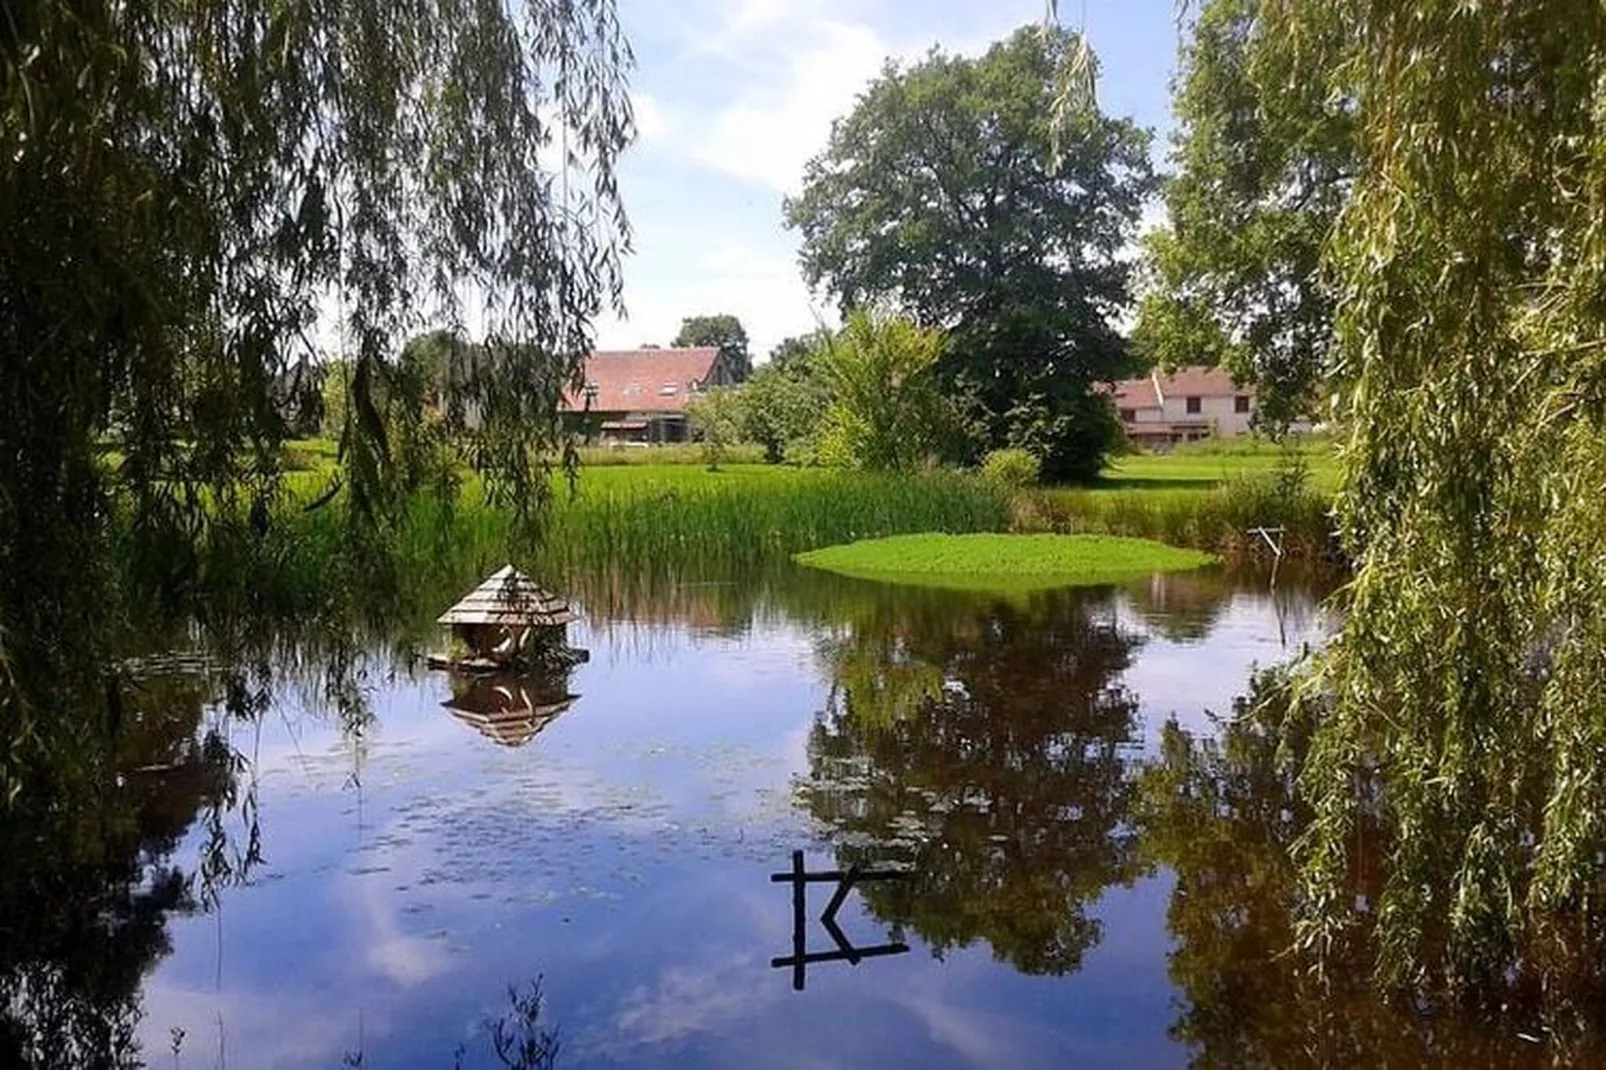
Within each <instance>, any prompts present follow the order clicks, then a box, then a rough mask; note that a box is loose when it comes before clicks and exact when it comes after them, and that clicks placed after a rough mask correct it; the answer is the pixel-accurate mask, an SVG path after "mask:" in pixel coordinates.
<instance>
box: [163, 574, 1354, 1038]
mask: <svg viewBox="0 0 1606 1070" xmlns="http://www.w3.org/2000/svg"><path fill="white" fill-rule="evenodd" d="M455 593H456V592H442V603H443V605H444V604H445V603H447V602H450V601H451V600H452V598H453V596H454V595H455ZM1317 606H1318V594H1317V592H1315V591H1314V590H1312V589H1310V588H1309V587H1307V586H1303V585H1301V584H1300V583H1298V582H1290V581H1287V580H1286V579H1285V581H1284V582H1283V583H1282V584H1280V586H1279V589H1278V590H1277V591H1276V592H1275V593H1273V592H1272V591H1270V590H1268V588H1267V584H1266V579H1265V578H1264V577H1247V578H1239V579H1229V578H1227V577H1225V576H1223V575H1220V574H1216V573H1211V572H1203V573H1195V574H1188V575H1174V576H1169V577H1159V576H1157V577H1154V578H1152V579H1150V580H1146V581H1142V582H1139V583H1135V584H1132V585H1129V586H1125V587H1121V588H1098V589H1089V590H1067V591H1052V592H1044V593H1040V594H1036V595H1031V596H1015V597H1011V598H998V597H989V596H979V595H970V594H950V593H943V592H930V591H921V590H916V589H910V588H899V587H886V586H880V585H876V584H870V583H861V582H857V581H847V580H841V579H836V578H832V577H826V576H819V575H814V574H808V573H804V572H801V571H799V572H797V573H786V574H783V575H782V576H781V577H778V578H772V579H770V580H767V581H766V582H765V583H764V584H763V585H762V588H759V587H756V586H755V587H750V586H749V585H742V584H729V583H709V584H695V585H691V584H688V585H682V586H680V587H678V588H675V589H673V590H672V591H670V592H668V593H660V594H658V595H655V596H654V597H651V598H647V597H642V598H640V599H637V600H636V601H635V603H634V604H632V600H631V599H630V598H628V597H624V598H615V599H612V600H609V601H608V604H607V607H606V608H604V606H603V600H602V599H597V600H595V601H594V602H593V604H591V605H589V606H588V607H587V608H588V611H589V612H588V614H587V616H588V619H587V621H586V623H585V624H584V625H582V626H580V627H579V628H577V629H575V630H573V632H572V633H571V635H572V641H574V642H575V643H576V644H577V645H580V646H584V647H587V648H588V649H589V650H590V651H591V654H592V659H591V661H590V663H589V664H586V665H583V666H581V667H580V668H579V669H577V670H576V671H575V672H574V673H573V675H572V677H571V678H570V679H569V680H568V682H567V687H563V686H557V687H549V688H547V689H546V690H545V691H542V690H540V689H535V690H533V691H532V690H530V689H528V688H527V689H526V691H525V692H524V693H520V691H519V688H518V686H516V685H515V686H510V687H507V688H506V693H504V694H501V695H498V694H497V693H495V692H494V688H490V689H488V688H484V687H482V688H480V689H479V690H478V691H473V690H470V689H467V688H465V687H464V686H463V685H462V684H461V683H459V684H457V686H456V690H455V692H454V683H453V681H452V680H451V678H449V677H448V676H446V675H445V674H442V673H437V672H430V671H427V670H424V669H423V668H422V666H421V663H418V664H417V665H416V667H415V666H414V665H410V664H409V663H408V662H407V660H406V659H397V658H393V657H389V656H379V655H375V656H374V657H372V658H371V659H369V660H368V661H367V662H366V665H365V669H364V672H365V673H366V675H365V676H363V677H362V679H361V683H362V686H363V688H364V690H365V696H366V699H367V705H368V708H369V709H371V711H372V713H373V718H372V720H371V721H370V722H368V723H366V725H365V726H363V727H361V728H360V729H354V728H352V727H351V725H352V724H353V721H352V719H351V718H349V717H348V718H346V719H344V720H343V719H342V718H341V717H338V716H336V715H335V714H333V713H331V712H330V705H331V704H330V701H329V699H328V697H327V696H326V695H325V694H324V693H323V691H322V690H321V688H320V687H319V686H317V683H316V675H317V674H316V673H315V672H305V673H303V674H302V677H303V678H304V681H305V682H304V684H303V685H302V686H296V685H295V682H294V681H295V679H296V674H295V673H293V672H291V673H285V672H281V673H280V674H279V677H278V680H279V683H278V685H277V686H275V687H274V688H273V689H272V690H271V691H270V692H266V693H264V694H263V695H262V696H260V699H261V702H262V704H263V705H262V706H261V713H260V715H259V716H257V717H255V718H254V719H243V718H238V717H236V718H234V719H232V720H229V719H224V718H223V717H222V715H221V713H220V712H218V710H217V709H216V708H215V704H216V702H217V700H218V696H217V695H215V694H207V693H206V692H205V689H204V688H202V689H201V690H200V691H199V692H198V693H197V694H195V695H194V697H193V701H196V702H199V703H202V704H203V706H204V708H205V710H206V712H205V713H204V714H203V721H204V723H207V724H210V725H212V726H213V727H214V728H217V729H218V730H219V732H220V733H221V734H222V735H224V736H226V737H227V739H228V740H229V741H230V742H231V743H232V745H233V747H234V748H235V749H236V750H237V751H238V752H239V753H240V755H241V756H242V757H243V763H242V764H241V765H240V766H239V773H238V784H237V788H236V795H237V798H236V802H235V805H234V806H233V807H232V808H226V809H225V810H224V812H223V815H222V819H221V821H220V822H211V821H208V820H205V819H204V818H201V819H196V820H194V821H193V822H192V823H190V824H189V825H188V828H187V831H186V832H185V833H184V834H183V837H182V839H181V840H180V842H178V844H177V845H176V847H175V848H174V849H173V851H172V853H171V854H170V855H169V856H167V860H168V864H171V865H176V866H178V867H180V868H181V869H183V870H185V871H191V870H193V868H194V867H195V866H196V865H197V864H198V862H197V860H198V859H202V858H206V857H208V856H209V854H217V853H221V854H222V855H224V856H226V857H229V858H232V859H233V860H234V869H235V871H236V873H238V874H241V875H240V876H238V877H237V879H233V880H230V879H227V878H226V877H225V878H220V879H218V880H217V881H215V882H214V884H215V886H214V887H212V888H211V889H210V891H209V892H208V893H207V894H205V895H201V896H198V899H199V900H200V901H199V902H197V903H196V904H194V905H192V906H191V907H190V908H188V909H184V910H176V911H173V912H172V913H170V914H168V915H167V916H166V919H165V927H166V939H167V942H168V944H169V945H170V946H169V947H167V948H166V949H165V950H164V949H160V948H158V949H157V950H156V951H154V952H152V953H151V955H150V961H149V966H148V972H147V973H146V974H145V976H144V980H143V982H142V985H143V987H142V993H141V999H142V1006H143V1017H142V1019H141V1020H140V1021H139V1024H138V1026H137V1031H138V1036H139V1039H140V1040H141V1042H142V1045H143V1048H144V1051H145V1055H146V1057H147V1058H149V1059H150V1060H151V1061H152V1063H153V1064H155V1065H167V1064H169V1063H170V1062H171V1063H172V1064H176V1065H179V1066H184V1067H211V1066H229V1067H249V1066H325V1067H328V1066H341V1065H361V1066H376V1067H412V1066H430V1067H434V1066H451V1065H453V1064H454V1060H455V1061H457V1062H458V1063H460V1064H461V1065H503V1064H504V1063H513V1064H515V1065H517V1064H518V1062H517V1060H518V1057H519V1055H518V1052H516V1051H514V1050H513V1049H514V1047H516V1046H517V1044H518V1043H519V1041H520V1040H523V1041H525V1042H528V1044H529V1045H530V1046H529V1048H528V1049H527V1050H526V1052H525V1056H527V1064H535V1065H548V1062H549V1061H550V1059H549V1056H550V1042H551V1041H552V1040H554V1039H555V1041H556V1046H557V1051H556V1059H555V1063H552V1064H553V1065H557V1066H561V1067H590V1066H626V1065H632V1066H634V1065H640V1066H715V1067H744V1068H745V1067H754V1066H777V1067H835V1066H912V1067H947V1066H953V1067H961V1066H963V1067H973V1066H997V1067H1035V1066H1041V1067H1063V1066H1123V1067H1124V1066H1159V1067H1163V1066H1184V1065H1187V1064H1188V1063H1189V1062H1190V1060H1192V1059H1195V1058H1197V1057H1198V1056H1199V1054H1200V1051H1201V1050H1202V1048H1201V1045H1204V1047H1208V1046H1209V1043H1210V1038H1209V1036H1208V1030H1209V1029H1210V1028H1212V1026H1211V1024H1210V1023H1211V1019H1210V1018H1209V1015H1208V1014H1205V1013H1204V1012H1203V1011H1202V1010H1201V1008H1199V1007H1196V1006H1195V1002H1194V1001H1195V1000H1196V999H1197V998H1199V997H1200V992H1199V991H1193V990H1190V989H1189V987H1187V986H1188V984H1189V980H1188V978H1189V977H1191V975H1192V971H1191V969H1190V968H1188V967H1187V961H1191V960H1187V959H1186V956H1184V959H1185V960H1186V961H1184V962H1183V963H1182V964H1181V965H1180V966H1179V964H1178V962H1177V961H1176V954H1177V950H1178V947H1179V940H1180V939H1181V938H1179V936H1178V934H1177V933H1176V932H1174V931H1173V929H1174V927H1175V925H1176V924H1177V923H1176V922H1175V921H1168V911H1173V910H1175V909H1176V907H1177V902H1178V895H1177V892H1178V889H1177V878H1176V876H1175V874H1174V872H1173V870H1172V869H1171V868H1170V867H1168V866H1165V865H1161V864H1156V863H1155V862H1154V861H1153V860H1152V858H1151V857H1150V856H1149V855H1148V854H1147V852H1146V851H1145V849H1144V844H1143V842H1142V835H1141V829H1140V824H1141V821H1140V817H1139V809H1140V802H1141V800H1140V795H1141V792H1140V786H1139V780H1140V777H1139V771H1140V770H1141V768H1142V767H1143V766H1144V765H1145V763H1147V762H1150V761H1152V760H1153V759H1154V757H1155V756H1156V754H1157V752H1158V749H1159V746H1160V737H1161V731H1162V727H1163V726H1164V725H1165V723H1166V722H1167V720H1168V719H1173V718H1174V719H1175V720H1176V721H1177V722H1178V723H1180V724H1181V725H1182V726H1184V727H1186V728H1189V729H1191V730H1193V731H1195V732H1198V733H1203V734H1208V733H1211V732H1213V731H1214V730H1215V729H1214V726H1213V724H1212V721H1211V713H1212V712H1214V713H1218V714H1219V713H1225V712H1227V711H1228V710H1229V709H1230V707H1231V703H1232V700H1233V698H1234V696H1237V695H1240V694H1242V693H1243V692H1244V691H1245V689H1246V684H1247V680H1248V678H1249V676H1250V674H1251V671H1252V669H1253V668H1254V667H1255V666H1257V665H1260V666H1266V665H1271V664H1275V663H1278V662H1281V661H1284V660H1286V659H1288V658H1289V657H1291V656H1293V655H1295V654H1296V653H1298V651H1299V649H1300V648H1301V646H1302V645H1303V644H1307V643H1319V642H1320V641H1321V640H1322V638H1323V637H1324V635H1325V634H1326V632H1327V630H1328V629H1329V627H1330V624H1331V622H1330V621H1329V620H1327V619H1326V618H1325V617H1324V615H1323V614H1322V613H1321V612H1320V611H1319V610H1318V608H1317ZM526 700H527V701H526ZM571 700H572V701H571ZM448 702H452V703H455V704H456V706H457V707H458V708H457V709H455V710H454V709H451V708H448V707H447V706H446V705H444V704H445V703H448ZM565 702H568V705H567V707H566V708H563V709H561V711H560V712H556V713H555V716H554V715H550V714H551V713H552V712H553V711H552V708H553V707H561V706H562V705H563V703H565ZM526 705H527V706H528V707H530V708H532V709H536V710H545V711H546V713H544V714H543V713H537V714H536V715H535V716H533V717H523V718H520V717H517V716H507V715H506V711H507V710H508V708H510V707H511V708H514V709H515V710H517V709H522V708H524V707H525V706H526ZM498 709H500V710H501V711H503V713H502V715H498V713H497V711H498ZM343 725H345V727H343ZM253 817H254V821H253ZM180 827H183V826H182V824H181V825H180ZM253 827H254V828H255V829H256V830H257V832H258V833H259V836H260V839H259V841H256V842H257V849H256V851H255V852H254V853H256V854H259V855H260V860H258V861H253V862H250V863H247V860H246V856H247V855H250V854H252V853H253V850H252V847H253V840H252V829H253ZM209 843H210V844H211V845H212V846H213V847H218V845H219V844H222V845H223V846H222V847H221V850H220V852H208V851H207V850H205V848H206V847H207V845H208V844H209ZM794 851H801V852H802V853H803V858H804V861H805V864H806V866H807V867H808V868H809V869H810V870H832V869H838V868H843V867H846V866H848V865H850V864H853V863H859V864H861V865H864V866H867V867H880V868H893V869H904V870H907V871H908V872H909V874H910V875H909V876H908V877H907V878H906V879H903V880H898V881H887V882H876V883H866V884H864V885H862V886H861V887H860V888H859V889H857V890H855V891H853V892H852V893H851V894H849V895H848V897H847V898H846V899H845V901H844V902H843V903H842V905H841V909H840V914H839V915H838V919H837V920H838V923H839V925H840V928H841V929H842V932H843V936H844V937H845V938H846V940H847V941H849V942H850V943H851V944H852V945H853V946H855V947H870V946H876V945H888V944H896V943H899V942H901V943H903V944H905V945H907V947H908V951H907V952H906V953H902V954H888V955H884V956H881V957H874V958H866V959H863V960H862V961H860V962H859V963H857V964H853V963H850V962H847V961H836V962H821V963H816V964H812V965H809V966H807V967H806V970H805V975H804V978H803V981H804V988H803V990H802V991H796V990H794V987H793V973H792V971H791V970H790V969H787V968H775V967H773V966H772V965H771V960H772V959H773V958H776V957H780V956H786V955H789V954H790V953H791V951H792V946H793V906H792V899H791V895H792V893H791V888H790V887H789V886H788V885H786V884H781V883H774V882H772V881H771V879H770V876H771V874H772V873H778V872H781V871H784V870H787V869H788V868H789V867H790V865H791V859H792V853H793V852H794ZM214 865H215V863H214ZM833 888H834V886H833V885H832V884H830V883H821V884H816V885H813V886H811V887H810V888H809V890H808V899H807V914H806V923H807V924H806V930H805V940H806V944H807V950H808V951H810V952H828V951H831V950H833V948H834V947H835V946H836V945H835V944H834V943H833V940H832V936H831V935H830V933H829V932H828V931H827V930H826V929H825V927H824V926H823V925H822V924H821V923H820V921H819V916H820V915H821V913H822V912H824V911H825V909H826V906H827V901H828V900H829V899H830V898H831V894H832V891H833ZM1179 973H1182V974H1186V975H1187V976H1184V977H1182V979H1181V982H1180V986H1179V980H1178V977H1177V975H1178V974H1179ZM536 985H539V990H540V992H541V994H542V997H543V1002H542V1005H541V1007H540V1011H539V1016H538V1017H536V1016H535V1015H534V1013H533V1008H532V1007H531V1005H530V1004H529V1003H528V1002H526V1001H525V997H527V996H528V995H529V994H530V993H531V992H532V991H533V986H536ZM1205 987H1206V988H1208V985H1207V986H1205ZM521 1007H522V1008H523V1011H524V1012H525V1013H521V1011H520V1008H521ZM498 1030H501V1032H502V1036H503V1039H504V1044H503V1052H502V1055H501V1056H499V1055H498V1053H497V1051H496V1039H497V1031H498ZM1201 1030H1203V1031H1205V1034H1206V1035H1205V1036H1204V1038H1203V1039H1201ZM543 1045H546V1046H548V1049H549V1050H548V1052H547V1054H546V1056H542V1055H540V1053H539V1052H538V1051H537V1049H539V1048H541V1047H542V1046H543ZM543 1059H548V1062H543V1061H542V1060H543Z"/></svg>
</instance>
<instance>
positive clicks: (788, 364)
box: [742, 354, 829, 464]
mask: <svg viewBox="0 0 1606 1070" xmlns="http://www.w3.org/2000/svg"><path fill="white" fill-rule="evenodd" d="M828 397H829V394H828V392H827V390H826V387H825V385H824V384H823V383H822V382H820V380H819V377H818V376H817V375H815V374H814V369H813V366H812V363H811V358H810V357H809V356H808V355H807V354H805V355H802V356H795V357H788V358H787V359H785V361H784V363H776V361H775V359H774V358H771V361H770V363H768V364H765V365H763V366H761V367H760V368H759V369H758V370H757V371H755V372H754V373H753V377H752V378H751V379H749V380H748V381H747V382H746V383H744V384H743V385H742V405H743V412H742V438H743V439H744V440H746V441H748V442H757V443H759V444H760V445H762V446H763V447H764V456H765V459H766V460H767V461H769V462H770V463H771V464H778V463H779V462H781V461H782V460H786V459H789V457H790V458H791V459H795V458H796V457H797V456H798V453H799V451H810V450H812V445H813V440H814V438H815V436H816V434H817V433H818V431H819V427H820V421H821V417H822V416H823V415H824V413H825V410H826V406H827V402H828Z"/></svg>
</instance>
